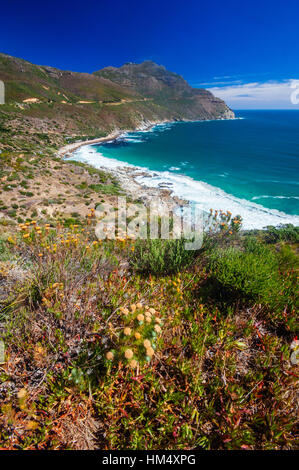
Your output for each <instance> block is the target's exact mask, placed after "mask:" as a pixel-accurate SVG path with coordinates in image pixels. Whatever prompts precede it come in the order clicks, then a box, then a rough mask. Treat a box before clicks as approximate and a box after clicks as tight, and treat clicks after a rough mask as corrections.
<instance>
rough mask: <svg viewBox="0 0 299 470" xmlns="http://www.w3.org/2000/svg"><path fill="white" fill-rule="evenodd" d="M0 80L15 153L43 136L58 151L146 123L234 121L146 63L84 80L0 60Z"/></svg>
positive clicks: (2, 114) (2, 125)
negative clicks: (76, 140) (67, 142)
mask: <svg viewBox="0 0 299 470" xmlns="http://www.w3.org/2000/svg"><path fill="white" fill-rule="evenodd" d="M0 80H2V81H3V82H4V83H5V93H6V101H5V102H6V104H5V105H2V106H0V129H2V130H3V129H5V131H7V132H8V133H10V134H11V142H12V140H13V139H14V144H16V141H17V140H20V141H21V142H20V147H22V146H23V145H24V143H23V141H24V142H26V145H27V147H28V145H29V143H28V140H29V139H28V138H27V137H26V136H29V137H31V141H32V144H34V143H35V139H34V136H35V137H36V141H38V139H39V138H40V135H41V134H43V135H44V140H46V141H47V142H48V144H49V146H58V145H60V144H61V143H62V140H63V141H65V138H66V137H68V138H78V137H80V138H81V137H83V136H86V137H98V136H101V135H105V134H106V133H108V132H111V131H112V130H114V129H134V128H136V127H138V126H140V125H144V124H149V123H151V122H159V121H171V120H196V119H219V118H220V119H229V118H232V117H234V114H233V112H232V111H231V110H230V109H229V108H228V107H227V106H226V104H225V103H224V101H222V100H220V99H219V98H216V97H214V96H213V95H212V94H211V93H210V92H208V91H207V90H203V89H195V88H192V87H191V86H190V85H189V84H188V83H187V82H186V81H185V80H184V79H183V78H182V77H181V76H180V75H177V74H176V73H173V72H169V71H168V70H166V69H165V67H163V66H161V65H157V64H155V63H154V62H151V61H146V62H143V63H142V64H133V63H128V64H125V65H123V66H122V67H120V68H116V67H106V68H104V69H102V70H99V71H97V72H94V73H93V74H88V73H77V72H72V71H64V70H59V69H57V68H53V67H49V66H39V65H34V64H31V63H30V62H28V61H26V60H23V59H19V58H16V57H12V56H9V55H6V54H0ZM37 135H38V136H39V137H38V136H37ZM7 137H8V135H7V134H6V135H5V143H6V145H7V144H9V138H7ZM1 143H2V144H3V139H2V138H1V134H0V148H1ZM11 146H12V145H11ZM2 147H3V145H2ZM12 147H13V146H12Z"/></svg>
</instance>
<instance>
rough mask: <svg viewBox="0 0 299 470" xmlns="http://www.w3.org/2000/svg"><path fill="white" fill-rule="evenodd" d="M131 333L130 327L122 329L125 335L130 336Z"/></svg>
mask: <svg viewBox="0 0 299 470" xmlns="http://www.w3.org/2000/svg"><path fill="white" fill-rule="evenodd" d="M131 333H132V330H131V328H128V327H127V328H125V329H124V334H125V335H126V336H130V334H131Z"/></svg>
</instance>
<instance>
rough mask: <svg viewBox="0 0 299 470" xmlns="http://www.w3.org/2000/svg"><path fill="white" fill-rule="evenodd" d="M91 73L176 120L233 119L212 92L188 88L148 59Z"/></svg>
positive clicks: (174, 75)
mask: <svg viewBox="0 0 299 470" xmlns="http://www.w3.org/2000/svg"><path fill="white" fill-rule="evenodd" d="M94 74H95V75H96V76H97V77H101V78H106V79H108V80H111V81H112V82H114V83H116V84H118V85H121V86H125V87H126V88H128V89H130V90H132V92H137V93H140V94H141V95H142V96H145V97H147V98H148V99H151V100H153V101H154V102H155V103H157V104H158V105H160V106H162V107H167V108H168V109H169V110H171V112H172V113H174V118H176V119H213V118H214V119H215V118H231V117H233V112H232V111H231V110H230V109H229V108H228V107H227V106H226V105H225V103H224V102H223V101H222V100H220V99H219V98H216V97H214V96H213V95H212V93H210V92H209V91H207V90H204V89H196V88H192V87H191V86H190V85H189V84H188V83H187V82H186V80H184V78H183V77H181V76H180V75H178V74H176V73H173V72H170V71H168V70H166V68H165V67H163V66H162V65H158V64H156V63H155V62H152V61H150V60H148V61H145V62H143V63H141V64H134V63H128V64H125V65H123V66H122V67H120V68H116V67H106V68H104V69H102V70H99V71H98V72H94Z"/></svg>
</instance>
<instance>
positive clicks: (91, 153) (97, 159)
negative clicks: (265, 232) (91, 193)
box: [68, 126, 299, 229]
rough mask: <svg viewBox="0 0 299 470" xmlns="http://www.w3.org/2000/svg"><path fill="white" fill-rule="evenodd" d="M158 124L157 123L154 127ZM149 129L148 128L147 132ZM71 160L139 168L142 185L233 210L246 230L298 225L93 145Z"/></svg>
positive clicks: (293, 217) (282, 215) (291, 217)
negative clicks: (129, 161) (164, 189)
mask: <svg viewBox="0 0 299 470" xmlns="http://www.w3.org/2000/svg"><path fill="white" fill-rule="evenodd" d="M155 127H156V126H155ZM146 132H148V131H146ZM68 159H69V160H77V161H81V162H84V163H88V164H89V165H92V166H94V167H95V168H99V169H103V168H104V169H105V168H106V169H108V170H114V171H116V170H117V169H119V168H126V167H130V168H137V169H138V170H142V171H143V175H141V176H136V177H135V180H136V181H137V182H138V183H139V184H141V185H143V186H148V187H153V188H159V187H160V186H161V185H165V184H167V186H168V188H169V189H170V190H172V191H173V195H175V196H178V197H179V198H181V199H185V200H187V201H190V202H193V203H198V204H200V205H201V207H202V208H203V210H204V211H206V212H209V210H210V209H217V210H223V211H227V210H228V211H230V212H232V214H233V216H235V215H240V216H241V217H242V218H243V228H244V229H262V228H265V227H266V226H267V225H274V226H277V225H280V224H288V223H290V224H293V225H297V226H298V225H299V216H296V215H289V214H285V213H284V212H281V211H278V210H276V209H268V208H266V207H263V206H261V205H260V204H257V203H255V202H252V201H248V200H246V199H240V198H237V197H235V196H233V195H231V194H228V193H226V192H225V191H223V190H222V189H220V188H217V187H214V186H211V185H209V184H208V183H205V182H203V181H197V180H194V179H193V178H191V177H189V176H184V175H180V174H175V173H171V172H170V171H151V170H149V169H148V168H143V167H139V166H135V165H131V164H130V163H127V162H123V161H120V160H117V159H114V158H107V157H104V155H102V154H101V153H99V152H97V151H96V149H95V147H94V146H92V145H85V146H82V147H80V148H79V149H78V150H76V151H75V152H74V153H73V155H72V157H69V158H68Z"/></svg>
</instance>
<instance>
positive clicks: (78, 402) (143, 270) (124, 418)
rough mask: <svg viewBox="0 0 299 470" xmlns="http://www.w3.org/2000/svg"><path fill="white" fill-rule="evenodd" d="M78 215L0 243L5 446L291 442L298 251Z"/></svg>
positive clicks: (257, 237) (1, 430) (251, 239)
mask: <svg viewBox="0 0 299 470" xmlns="http://www.w3.org/2000/svg"><path fill="white" fill-rule="evenodd" d="M75 221H76V220H75V219H73V220H72V219H68V221H67V223H66V224H65V225H67V227H63V226H62V225H61V224H59V223H53V224H51V226H50V225H46V224H43V222H41V223H39V224H37V222H35V221H32V222H31V223H29V222H28V223H26V224H25V223H23V224H21V225H20V232H19V233H17V234H16V233H12V234H11V235H8V233H7V234H6V236H5V237H2V238H1V242H0V269H1V271H0V283H1V286H2V287H3V286H5V288H4V291H5V295H3V291H2V294H1V295H2V297H1V299H0V301H1V331H2V332H3V339H4V342H5V346H6V362H5V364H3V365H2V366H1V400H2V401H1V411H2V413H1V417H0V436H1V437H0V441H1V447H2V448H7V449H14V448H22V449H54V448H55V449H57V448H60V449H70V448H74V449H91V448H103V449H104V448H109V449H125V448H130V449H193V448H201V449H293V448H295V447H296V441H295V426H296V402H297V395H296V368H297V367H298V366H296V364H295V363H294V359H292V361H293V362H292V361H291V359H290V357H291V354H292V358H293V357H295V356H294V353H293V350H294V349H292V348H295V347H297V346H296V344H297V343H294V342H292V341H293V339H294V336H295V335H296V333H297V329H296V328H297V326H296V323H295V320H296V306H295V301H296V295H295V294H296V283H295V277H296V266H297V267H298V245H297V244H295V243H291V244H290V243H289V244H286V242H278V243H276V244H275V245H271V246H270V245H269V244H268V243H266V242H265V241H263V240H264V239H267V235H269V233H268V232H256V233H250V232H249V233H247V234H244V233H243V232H242V231H241V232H233V231H231V230H230V228H231V227H230V226H228V228H227V230H225V229H222V230H220V231H214V230H213V231H211V232H210V233H209V234H208V235H207V236H206V237H205V239H204V245H203V247H202V248H201V250H199V251H198V252H189V251H187V252H186V250H185V248H184V241H183V240H172V241H167V240H154V241H147V240H139V241H134V239H130V238H126V237H125V238H119V239H116V240H104V241H98V240H96V239H95V237H94V224H95V223H96V221H95V218H94V212H93V211H91V213H90V214H88V217H87V221H86V223H85V224H84V225H79V224H74V223H73V222H75ZM238 225H239V224H238ZM289 228H290V227H289ZM279 239H280V238H279ZM8 254H9V255H8ZM128 262H129V264H128ZM12 263H13V264H12ZM13 265H14V266H18V269H16V270H15V271H14V270H13V269H12V266H13ZM21 266H22V269H21ZM126 266H127V267H126ZM20 269H21V271H20ZM279 294H281V295H279ZM277 296H279V299H278V297H277Z"/></svg>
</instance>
